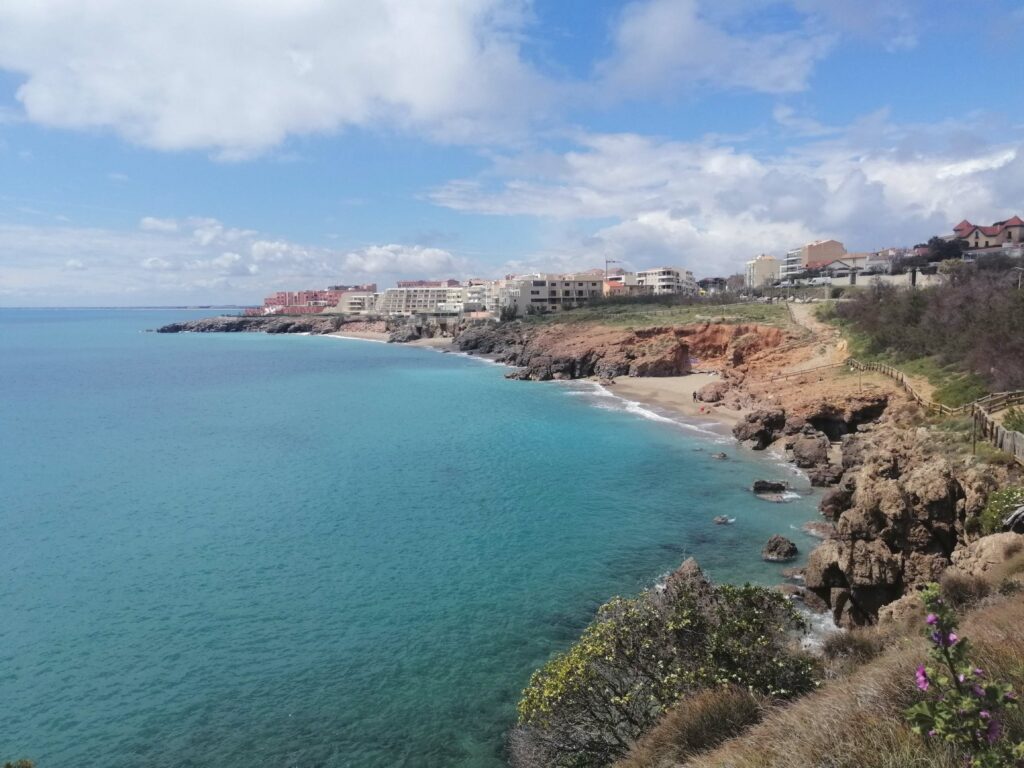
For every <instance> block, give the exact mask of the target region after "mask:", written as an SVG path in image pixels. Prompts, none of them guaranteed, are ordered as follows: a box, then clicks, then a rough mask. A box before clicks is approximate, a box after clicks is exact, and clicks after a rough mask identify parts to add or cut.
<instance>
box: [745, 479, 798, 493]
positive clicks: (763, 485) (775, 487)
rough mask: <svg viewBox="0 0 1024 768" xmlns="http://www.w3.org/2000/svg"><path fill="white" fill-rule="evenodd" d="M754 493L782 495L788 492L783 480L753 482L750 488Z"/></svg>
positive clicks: (787, 484)
mask: <svg viewBox="0 0 1024 768" xmlns="http://www.w3.org/2000/svg"><path fill="white" fill-rule="evenodd" d="M750 490H751V491H753V492H754V493H783V492H784V491H787V490H789V483H787V482H786V481H785V480H755V481H754V484H753V486H751V488H750Z"/></svg>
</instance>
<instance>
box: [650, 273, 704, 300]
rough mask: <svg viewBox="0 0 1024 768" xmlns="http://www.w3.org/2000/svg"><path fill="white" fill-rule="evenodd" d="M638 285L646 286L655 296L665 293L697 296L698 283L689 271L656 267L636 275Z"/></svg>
mask: <svg viewBox="0 0 1024 768" xmlns="http://www.w3.org/2000/svg"><path fill="white" fill-rule="evenodd" d="M636 284H637V285H638V286H646V287H647V288H649V289H650V292H651V293H653V294H655V295H661V294H665V293H685V294H690V295H694V296H695V295H696V294H697V290H698V288H697V281H696V280H694V279H693V273H692V272H690V271H689V270H683V269H676V268H675V267H655V268H653V269H645V270H643V271H641V272H637V273H636Z"/></svg>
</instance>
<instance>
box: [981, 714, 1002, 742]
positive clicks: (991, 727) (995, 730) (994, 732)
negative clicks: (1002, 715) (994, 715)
mask: <svg viewBox="0 0 1024 768" xmlns="http://www.w3.org/2000/svg"><path fill="white" fill-rule="evenodd" d="M1002 735H1003V728H1002V726H1001V725H1000V724H999V721H998V720H995V719H992V720H989V721H988V728H986V729H985V740H986V741H987V742H988V743H989V744H995V743H996V742H997V741H999V737H1000V736H1002Z"/></svg>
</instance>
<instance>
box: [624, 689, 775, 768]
mask: <svg viewBox="0 0 1024 768" xmlns="http://www.w3.org/2000/svg"><path fill="white" fill-rule="evenodd" d="M761 715H762V705H761V703H759V702H758V700H757V699H756V698H755V697H754V696H753V695H752V694H750V693H748V692H747V691H746V690H744V689H742V688H714V689H711V690H707V691H702V692H701V693H699V694H696V695H694V696H689V697H687V698H685V699H683V700H682V701H680V702H679V703H678V704H677V705H676V706H674V707H673V708H672V709H670V710H669V711H668V712H667V713H666V714H665V716H664V717H663V718H662V719H661V722H660V723H658V725H657V726H655V727H654V728H653V729H652V730H651V731H650V732H649V733H648V734H647V735H646V736H644V737H643V738H642V739H640V741H638V742H637V743H636V744H634V745H633V748H632V749H631V750H630V751H629V754H628V755H626V757H625V758H623V759H622V760H620V761H619V762H618V763H616V768H671V766H674V765H678V763H679V762H680V761H682V760H685V759H687V758H688V757H691V756H693V755H696V754H698V753H700V752H703V751H705V750H708V749H711V748H712V747H716V746H718V745H719V744H721V743H722V742H723V741H725V740H726V739H729V738H732V737H733V736H736V735H738V734H740V733H742V732H743V731H744V730H745V729H746V728H748V727H749V726H751V725H753V724H754V723H756V722H758V721H759V720H760V719H761Z"/></svg>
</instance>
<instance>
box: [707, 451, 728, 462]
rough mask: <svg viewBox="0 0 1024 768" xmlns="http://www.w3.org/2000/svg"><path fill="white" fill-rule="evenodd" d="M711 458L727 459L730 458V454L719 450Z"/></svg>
mask: <svg viewBox="0 0 1024 768" xmlns="http://www.w3.org/2000/svg"><path fill="white" fill-rule="evenodd" d="M711 458H712V459H718V460H719V461H725V460H726V459H728V458H729V456H728V454H726V453H723V452H722V451H718V452H717V453H712V454H711Z"/></svg>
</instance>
